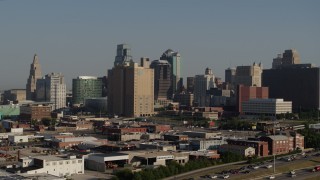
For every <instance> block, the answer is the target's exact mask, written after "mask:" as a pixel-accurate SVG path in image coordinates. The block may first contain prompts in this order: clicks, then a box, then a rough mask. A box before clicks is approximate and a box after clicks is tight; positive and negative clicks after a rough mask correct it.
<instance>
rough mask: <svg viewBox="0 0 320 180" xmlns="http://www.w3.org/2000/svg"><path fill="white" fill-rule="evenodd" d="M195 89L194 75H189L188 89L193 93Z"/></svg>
mask: <svg viewBox="0 0 320 180" xmlns="http://www.w3.org/2000/svg"><path fill="white" fill-rule="evenodd" d="M193 89H194V77H187V91H188V92H189V93H193Z"/></svg>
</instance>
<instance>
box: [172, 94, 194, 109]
mask: <svg viewBox="0 0 320 180" xmlns="http://www.w3.org/2000/svg"><path fill="white" fill-rule="evenodd" d="M193 101H194V95H193V94H191V93H189V92H184V91H183V92H181V93H179V94H175V95H174V102H178V103H179V104H180V107H182V106H185V107H192V106H193Z"/></svg>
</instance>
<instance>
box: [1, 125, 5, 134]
mask: <svg viewBox="0 0 320 180" xmlns="http://www.w3.org/2000/svg"><path fill="white" fill-rule="evenodd" d="M5 132H6V129H5V128H4V127H3V126H2V125H0V133H5Z"/></svg>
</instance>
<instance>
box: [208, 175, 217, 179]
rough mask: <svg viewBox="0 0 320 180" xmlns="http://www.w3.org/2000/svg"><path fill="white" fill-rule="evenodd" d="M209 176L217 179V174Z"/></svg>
mask: <svg viewBox="0 0 320 180" xmlns="http://www.w3.org/2000/svg"><path fill="white" fill-rule="evenodd" d="M209 178H210V179H217V178H218V176H217V175H211V176H210V177H209Z"/></svg>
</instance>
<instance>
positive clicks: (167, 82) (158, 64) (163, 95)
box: [150, 60, 173, 100]
mask: <svg viewBox="0 0 320 180" xmlns="http://www.w3.org/2000/svg"><path fill="white" fill-rule="evenodd" d="M150 68H152V69H154V100H159V99H172V95H173V93H172V86H171V65H170V64H169V62H168V61H167V60H154V61H152V63H151V65H150Z"/></svg>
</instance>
